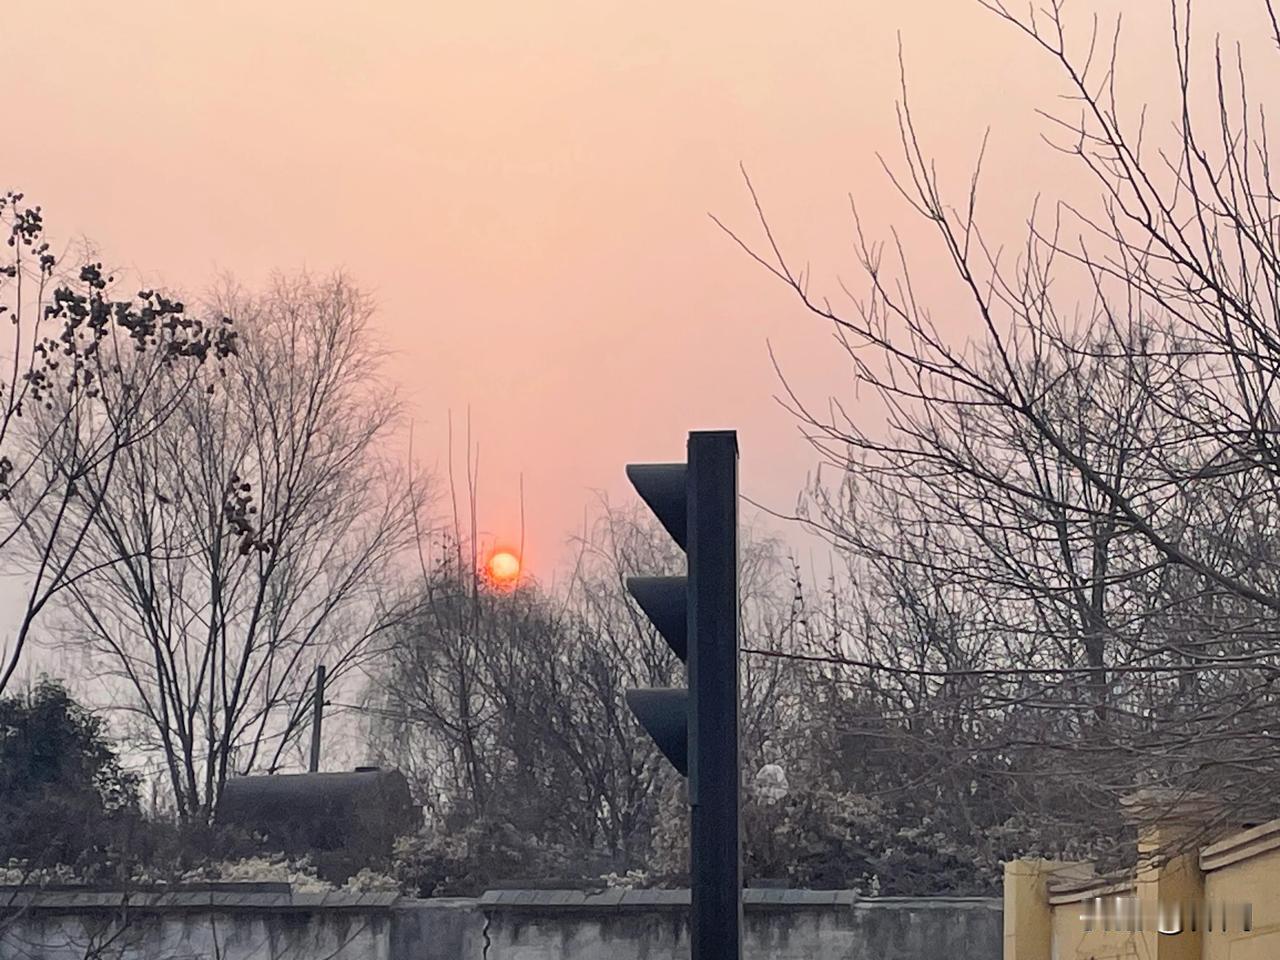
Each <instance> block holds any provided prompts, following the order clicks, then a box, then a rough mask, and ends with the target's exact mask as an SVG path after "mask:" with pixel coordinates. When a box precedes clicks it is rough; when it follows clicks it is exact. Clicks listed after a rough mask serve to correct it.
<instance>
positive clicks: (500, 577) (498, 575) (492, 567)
mask: <svg viewBox="0 0 1280 960" xmlns="http://www.w3.org/2000/svg"><path fill="white" fill-rule="evenodd" d="M489 576H490V577H491V578H492V579H493V581H494V582H495V583H501V584H511V583H515V581H516V579H517V578H518V577H519V576H520V558H519V557H518V556H516V555H515V554H514V553H513V552H512V551H510V550H497V551H495V552H494V554H493V556H491V557H490V558H489Z"/></svg>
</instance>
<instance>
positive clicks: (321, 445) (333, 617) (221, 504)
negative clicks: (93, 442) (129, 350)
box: [65, 276, 418, 818]
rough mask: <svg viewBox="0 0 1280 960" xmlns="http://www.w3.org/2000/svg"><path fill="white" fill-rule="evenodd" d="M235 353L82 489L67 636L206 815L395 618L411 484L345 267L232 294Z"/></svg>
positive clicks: (363, 308)
mask: <svg viewBox="0 0 1280 960" xmlns="http://www.w3.org/2000/svg"><path fill="white" fill-rule="evenodd" d="M219 303H220V304H221V305H222V307H223V308H224V309H225V311H226V312H228V313H234V314H235V315H236V316H237V317H238V318H239V330H240V335H241V344H240V356H239V359H238V362H237V363H235V364H233V365H229V366H228V368H227V373H226V377H225V379H224V380H223V382H222V384H221V385H220V389H218V390H216V391H213V392H203V391H202V392H192V393H189V394H188V395H187V396H186V397H184V399H183V401H182V402H181V403H180V404H179V405H178V407H177V410H176V412H175V414H174V415H173V416H172V417H171V418H169V419H168V420H167V421H166V422H165V423H164V425H163V426H162V427H161V428H160V429H157V430H155V431H153V432H152V433H151V434H150V435H149V436H148V437H147V438H146V439H145V440H144V441H142V442H139V443H136V444H133V445H132V446H130V447H129V448H128V450H127V451H125V452H124V453H123V454H122V455H121V456H120V457H119V460H118V463H117V464H116V466H115V472H116V476H115V477H114V479H113V480H112V482H111V483H110V484H108V483H107V477H106V476H105V475H104V474H103V473H101V472H91V473H90V474H89V475H88V476H87V477H86V480H85V482H84V486H85V487H86V488H87V489H89V490H90V491H92V494H93V496H94V497H95V498H98V499H101V501H102V504H103V506H102V509H100V510H98V511H96V512H95V513H93V514H92V515H90V516H85V517H84V518H83V519H80V518H79V517H78V518H77V519H78V520H79V522H81V523H83V525H84V527H85V529H86V534H85V536H84V541H83V545H82V546H81V550H82V552H83V553H84V554H85V555H86V556H87V557H89V558H91V560H92V561H93V569H92V570H91V571H90V572H87V573H85V574H84V575H83V576H81V577H80V578H79V579H78V580H76V581H75V582H74V583H73V584H71V585H70V586H69V588H68V590H67V593H68V595H69V597H70V604H69V610H70V613H71V617H72V623H71V625H70V626H69V627H68V629H67V630H66V634H65V637H66V641H67V642H68V643H69V644H74V645H81V644H83V645H86V646H87V647H88V648H89V649H91V650H92V651H93V653H94V656H95V661H96V663H97V664H98V669H99V671H100V674H101V675H102V676H103V677H105V678H109V681H110V689H111V692H112V694H113V695H114V696H115V697H117V698H118V702H117V704H116V705H117V706H118V707H119V708H120V709H121V710H122V711H125V712H126V713H127V714H128V715H129V716H130V717H131V718H132V720H133V723H132V730H133V733H134V734H135V736H136V737H137V739H136V741H135V742H136V743H138V744H139V745H141V746H143V747H145V748H146V749H148V750H150V751H153V752H154V753H155V755H156V756H158V757H159V758H160V760H161V761H162V764H163V775H164V778H165V779H166V780H167V783H168V786H169V788H170V789H171V790H172V793H173V798H174V801H175V803H176V807H177V810H178V812H179V814H180V815H181V816H183V817H185V818H206V817H208V816H209V814H210V813H211V811H212V810H213V808H214V806H215V804H216V802H217V799H218V797H219V795H220V793H221V789H222V785H223V783H224V782H225V781H226V779H227V777H228V776H231V775H234V774H240V773H245V772H248V771H250V770H254V769H266V770H268V771H273V770H275V769H277V768H278V767H279V766H280V765H281V764H282V762H284V760H285V758H286V756H287V751H288V749H289V748H290V747H291V745H293V744H294V743H295V741H296V738H297V736H298V734H299V732H300V731H301V730H302V729H303V726H304V724H305V721H306V719H307V717H308V716H309V707H310V703H311V697H312V695H313V691H312V690H311V688H310V687H309V685H308V681H309V679H310V677H311V675H312V671H313V669H314V667H315V666H316V664H317V663H324V664H325V665H326V667H327V670H328V675H329V677H330V678H331V680H332V681H333V683H334V684H335V685H336V684H340V683H341V682H342V678H343V676H344V675H345V674H347V673H349V672H350V671H351V670H352V669H353V668H355V667H357V666H358V665H359V664H360V663H362V662H363V660H364V658H365V657H366V656H368V655H369V654H370V652H371V651H372V650H373V649H374V648H375V647H376V643H377V641H378V639H379V638H380V637H381V636H382V635H384V633H385V632H386V631H387V629H388V628H389V627H390V626H391V625H392V624H394V623H396V622H397V620H398V618H399V616H400V612H401V611H400V607H399V596H398V593H397V589H396V575H395V571H394V569H393V564H394V561H395V560H396V559H397V557H398V556H399V555H400V554H401V553H402V551H404V550H405V549H406V547H408V546H409V544H410V543H411V532H412V521H413V515H414V509H415V504H414V497H415V493H414V491H415V490H416V489H418V488H417V486H416V485H415V484H413V483H408V482H407V481H406V478H405V477H404V475H403V472H402V471H400V470H398V469H396V468H395V467H394V465H393V461H392V459H391V458H390V456H389V450H388V441H389V440H391V439H392V433H393V431H394V429H395V427H396V424H397V419H398V416H399V405H398V402H397V400H396V398H395V396H394V394H393V393H392V392H391V391H389V390H388V389H387V388H386V386H385V385H384V381H383V380H382V379H381V375H380V371H379V355H378V353H377V351H376V349H375V347H374V346H373V344H372V342H371V331H370V329H369V323H370V317H371V313H372V307H371V304H370V302H369V300H368V299H367V298H366V297H364V296H363V295H362V294H360V293H359V291H357V290H356V289H355V288H354V287H353V286H352V285H351V284H350V283H349V281H347V280H346V279H345V278H344V277H342V276H333V277H329V278H325V279H314V278H310V277H307V276H300V277H295V278H277V279H276V280H275V281H274V282H273V283H272V284H271V286H270V287H269V288H268V290H267V291H266V292H265V293H264V294H262V295H261V296H249V295H246V294H243V293H241V292H239V291H237V290H235V289H234V288H231V289H228V290H227V291H225V292H224V293H223V294H222V295H220V298H219Z"/></svg>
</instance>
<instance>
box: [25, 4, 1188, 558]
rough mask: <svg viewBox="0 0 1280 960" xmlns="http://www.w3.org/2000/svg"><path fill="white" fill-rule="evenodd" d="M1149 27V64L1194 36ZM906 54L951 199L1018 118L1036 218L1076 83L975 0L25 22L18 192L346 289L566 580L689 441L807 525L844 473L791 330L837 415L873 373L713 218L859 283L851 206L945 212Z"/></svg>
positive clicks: (1010, 170)
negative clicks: (340, 270)
mask: <svg viewBox="0 0 1280 960" xmlns="http://www.w3.org/2000/svg"><path fill="white" fill-rule="evenodd" d="M1101 6H1103V8H1104V9H1107V10H1116V9H1122V8H1123V9H1126V10H1131V11H1132V10H1133V9H1134V8H1140V7H1145V9H1147V10H1151V9H1154V8H1160V9H1159V11H1158V13H1159V14H1160V15H1161V16H1163V15H1164V14H1163V10H1164V7H1165V6H1166V5H1164V4H1145V5H1144V4H1139V3H1136V2H1129V3H1125V2H1122V0H1113V2H1109V3H1104V4H1101ZM1082 12H1083V7H1082ZM1156 22H1157V23H1158V22H1160V21H1159V20H1157V21H1156ZM1129 29H1130V30H1131V31H1136V42H1135V43H1134V44H1133V45H1132V47H1131V49H1132V50H1133V52H1134V60H1133V62H1132V64H1130V65H1128V67H1127V68H1128V69H1129V70H1130V72H1131V74H1132V73H1135V72H1136V73H1137V74H1138V75H1141V74H1142V71H1144V70H1146V69H1148V68H1149V67H1150V64H1148V63H1147V61H1146V59H1145V58H1146V57H1148V56H1149V51H1150V50H1151V49H1152V48H1154V47H1162V45H1163V41H1162V40H1159V41H1152V40H1151V39H1150V38H1149V37H1148V38H1144V37H1143V32H1142V31H1143V29H1144V28H1143V26H1142V24H1141V22H1140V21H1139V22H1137V25H1136V26H1130V28H1129ZM899 32H901V36H902V41H903V44H904V46H905V50H906V56H907V61H908V69H909V74H910V77H911V82H912V97H913V100H914V102H915V106H916V109H917V111H918V115H919V121H920V125H921V127H922V129H923V130H924V132H925V134H926V138H927V144H928V146H929V148H930V149H931V152H933V153H934V154H935V155H936V156H938V158H939V160H940V162H941V165H942V166H941V169H942V171H943V172H944V174H945V175H946V179H947V180H948V181H949V182H950V183H952V184H955V185H956V186H957V187H961V186H963V184H964V183H965V182H966V179H967V176H968V170H969V166H970V164H971V162H972V160H973V158H974V156H975V154H976V151H977V148H978V145H979V143H980V140H981V136H982V131H983V129H984V128H985V127H988V126H990V127H991V131H992V139H991V146H990V148H989V155H990V163H989V166H988V180H987V183H988V189H987V193H986V197H987V201H988V208H989V210H990V211H991V214H992V217H993V218H994V220H995V221H996V222H997V223H999V222H1005V223H1008V224H1012V225H1016V223H1017V218H1018V216H1020V215H1021V214H1022V213H1023V212H1024V211H1025V209H1026V208H1027V206H1028V204H1029V202H1030V201H1031V199H1032V197H1033V196H1034V194H1035V193H1036V192H1037V191H1038V190H1042V189H1045V188H1046V178H1048V177H1050V176H1051V175H1050V173H1049V172H1048V171H1051V170H1052V166H1051V164H1052V163H1053V162H1055V161H1053V160H1052V158H1051V157H1050V156H1049V154H1048V152H1047V151H1046V150H1045V149H1044V148H1043V147H1042V146H1041V145H1040V142H1039V139H1038V138H1039V135H1040V133H1042V132H1044V130H1045V124H1044V122H1043V121H1040V120H1038V119H1037V118H1036V116H1035V115H1034V108H1035V107H1036V106H1039V105H1052V103H1051V101H1050V100H1049V99H1048V98H1050V97H1052V95H1053V94H1054V93H1055V92H1057V91H1060V90H1061V89H1062V88H1061V85H1060V84H1059V83H1058V82H1056V80H1055V79H1054V78H1053V73H1052V71H1051V70H1050V68H1049V65H1048V63H1047V62H1046V60H1045V59H1044V58H1043V57H1042V56H1040V55H1037V53H1036V52H1035V51H1034V50H1032V49H1031V47H1030V46H1029V45H1028V44H1027V43H1026V42H1025V41H1023V40H1019V39H1018V38H1017V36H1016V35H1015V33H1014V31H1013V30H1012V29H1011V28H1009V27H1008V26H1007V25H1003V24H1001V23H999V22H998V21H996V19H995V18H993V17H992V16H991V15H989V14H987V13H984V12H983V11H982V10H981V9H980V8H979V7H978V5H977V4H976V3H974V2H970V0H896V2H869V0H856V2H855V0H839V2H837V0H808V2H806V0H800V2H794V3H786V4H779V3H776V2H771V3H765V2H761V0H735V2H733V3H729V2H724V0H701V2H696V3H688V2H679V3H676V2H670V0H657V2H653V3H648V4H636V3H633V2H628V3H620V2H614V0H539V2H534V3H530V2H524V3H516V2H512V0H504V2H469V3H454V4H449V5H443V4H438V3H434V2H426V3H423V2H421V0H413V2H409V0H395V2H391V0H370V2H365V3H351V2H349V0H348V2H344V3H333V2H328V0H307V2H301V0H252V2H247V0H234V2H212V3H201V4H197V3H192V2H182V0H180V2H175V0H154V2H151V0H116V2H113V3H109V4H100V3H88V2H84V0H46V2H43V3H38V4H37V3H28V2H26V0H9V2H8V3H6V4H5V10H4V14H3V17H2V18H0V40H2V41H3V49H4V51H5V52H4V54H3V56H4V62H5V66H6V70H5V73H6V81H7V82H6V84H5V93H4V108H3V110H4V114H3V116H4V120H5V126H6V130H5V135H4V144H5V157H4V162H3V167H2V168H0V169H2V170H3V175H2V176H0V181H2V182H0V186H13V187H16V188H20V189H23V190H25V191H26V193H27V195H28V198H29V199H30V200H32V201H34V202H38V203H42V204H43V205H44V208H45V212H46V217H47V220H48V222H49V225H50V229H51V232H52V233H53V234H55V235H56V236H58V237H61V238H64V239H66V238H70V237H71V236H73V235H79V234H83V235H86V236H88V237H90V238H92V239H93V240H94V241H96V242H97V243H98V244H99V245H100V247H101V249H102V251H103V253H104V257H105V258H106V259H107V260H109V261H110V262H112V263H115V264H119V265H122V266H130V267H135V268H137V269H139V270H142V271H145V272H146V273H147V274H148V275H149V277H151V278H152V279H156V280H160V281H163V282H166V283H168V284H171V285H174V286H177V287H182V288H186V289H199V288H200V287H201V286H203V285H204V284H205V283H207V282H208V280H209V279H210V278H211V277H212V276H213V275H214V274H215V273H217V272H218V271H222V270H228V271H231V272H233V273H235V274H237V275H239V276H240V277H242V278H244V279H245V280H246V281H250V282H254V281H257V280H259V279H260V278H261V277H262V276H263V275H265V274H266V273H267V272H268V271H270V270H271V269H273V268H280V269H294V268H297V267H301V266H306V267H309V268H312V269H316V270H327V269H330V268H333V267H337V266H341V267H345V268H346V269H347V270H348V271H350V273H351V274H352V275H353V277H354V278H355V279H356V280H357V281H358V282H359V283H360V284H362V285H363V286H365V287H366V288H368V289H369V290H370V291H372V292H373V294H374V295H375V296H376V298H377V301H378V303H379V307H380V324H381V329H382V332H383V336H384V338H385V342H386V345H387V346H388V347H389V348H390V349H391V350H392V351H393V353H394V357H393V360H392V364H391V370H390V372H391V374H392V376H393V377H394V378H395V379H396V380H397V381H398V382H399V383H401V384H402V386H403V388H404V390H405V392H406V396H407V398H408V399H409V401H410V403H411V405H412V409H413V411H414V415H415V418H416V420H417V424H418V425H417V436H418V440H417V445H418V451H419V453H420V456H421V459H422V460H424V461H425V462H426V463H427V464H428V465H430V464H432V463H437V462H438V463H439V464H440V465H441V466H443V463H444V454H445V441H444V436H445V432H444V425H445V418H446V412H447V411H448V410H450V409H452V410H453V411H454V419H455V423H460V422H461V421H462V419H463V418H464V417H465V411H466V409H467V407H468V405H469V406H470V408H471V415H472V422H473V431H474V434H475V436H476V437H477V438H478V440H479V443H480V446H481V521H482V526H483V527H484V528H485V529H486V530H487V531H489V532H490V533H491V534H493V535H494V536H497V537H500V538H506V539H511V540H514V539H517V538H518V536H519V529H518V498H517V488H518V480H519V476H520V474H521V473H522V472H523V474H524V485H525V503H526V513H527V531H526V542H527V545H528V556H529V559H530V562H531V565H532V567H533V569H534V571H535V572H536V573H540V574H546V573H547V572H548V571H549V570H550V569H551V568H552V567H553V566H554V565H555V563H557V562H558V561H559V560H560V559H562V558H563V556H564V553H563V548H562V543H563V541H564V538H565V537H566V536H567V535H568V534H569V533H571V532H572V531H573V530H575V529H576V528H579V527H580V526H581V523H582V517H583V512H584V509H585V508H586V507H587V505H588V504H589V502H590V500H591V497H592V493H591V491H593V490H604V491H607V492H608V493H609V494H610V495H611V496H612V497H614V498H615V499H619V498H621V497H623V496H624V495H627V490H626V485H625V480H624V477H623V472H622V468H623V464H624V463H625V462H627V461H628V460H644V459H655V460H662V459H674V458H679V457H681V456H682V452H683V438H684V434H685V432H686V431H687V430H689V429H694V428H711V427H715V428H719V427H736V428H737V429H738V430H739V431H740V445H741V450H742V464H741V470H742V486H743V489H744V491H745V492H746V493H747V494H748V495H750V496H752V497H754V498H756V499H758V500H761V501H763V502H765V503H768V504H770V505H773V506H776V507H779V508H788V507H790V506H791V505H792V504H793V502H794V499H795V495H796V492H797V490H798V488H799V487H800V485H801V483H802V482H803V480H804V477H805V475H806V473H807V472H808V471H809V470H811V468H812V466H813V462H814V456H813V454H812V452H811V450H810V449H809V448H808V447H807V445H806V444H805V443H804V442H803V441H802V440H801V439H800V438H799V437H798V434H797V432H796V428H795V425H794V423H793V421H792V420H791V418H790V417H789V416H788V415H787V414H786V413H785V412H784V411H782V410H781V409H779V408H778V407H777V406H776V404H775V403H774V401H773V399H772V397H773V394H774V393H775V392H776V391H777V389H778V384H777V381H776V379H775V377H774V374H773V372H772V367H771V364H770V360H769V356H768V351H767V346H766V341H770V342H772V344H773V346H774V348H775V351H776V353H777V355H778V357H779V360H780V361H781V362H782V364H783V365H784V367H785V369H786V371H787V373H788V375H789V377H790V378H791V380H792V382H793V383H794V384H795V385H796V386H797V387H798V388H799V389H800V390H801V391H802V392H803V393H804V394H805V395H806V397H807V398H809V399H811V400H814V401H821V399H822V398H823V397H825V396H827V395H828V394H830V393H832V392H836V393H840V394H842V395H843V396H844V397H845V399H846V400H852V396H851V393H850V390H849V388H848V385H847V384H848V378H847V372H848V368H847V361H846V362H844V363H842V362H841V356H840V355H839V353H838V352H836V351H835V350H833V349H832V346H831V344H830V339H829V335H828V331H826V330H825V329H823V328H822V327H821V326H820V325H819V324H818V323H817V322H816V321H813V320H811V319H808V318H807V317H805V316H804V315H803V314H802V313H801V312H799V311H798V310H797V309H796V306H795V304H794V303H793V302H792V300H791V299H789V298H788V296H786V294H785V292H784V291H783V290H782V289H781V288H780V287H779V286H778V285H777V284H776V283H775V282H773V281H771V280H770V279H769V278H768V276H767V275H766V274H765V273H764V272H763V271H761V270H760V269H758V268H756V267H754V266H753V265H752V264H751V263H750V262H749V261H748V259H747V258H746V257H745V256H744V255H743V254H742V253H741V252H740V251H738V250H737V249H736V248H734V247H733V245H732V244H731V243H730V242H728V241H727V240H726V238H725V237H724V236H723V235H722V234H720V233H719V232H718V231H717V229H716V228H715V227H714V225H713V224H712V223H711V222H710V221H709V220H708V218H707V212H708V211H713V212H715V213H716V214H717V215H719V216H720V217H721V218H722V219H724V220H726V221H728V222H730V223H732V224H735V225H738V226H741V227H742V228H743V229H744V230H749V229H750V227H751V222H752V221H751V218H752V211H751V207H750V203H749V200H748V197H747V195H746V193H745V191H744V189H743V186H742V182H741V179H740V175H739V172H738V165H739V163H743V164H745V165H746V166H747V168H748V170H749V171H750V173H751V175H752V177H753V179H754V180H755V182H756V184H757V186H758V188H759V189H760V191H761V193H762V196H763V198H764V200H765V202H766V205H767V207H768V210H769V213H770V214H771V216H772V217H773V218H774V219H775V220H776V222H777V225H778V227H779V232H780V235H781V236H782V237H783V239H784V241H785V242H786V243H787V244H788V246H789V247H790V248H791V249H792V251H793V252H794V254H795V257H796V259H797V261H799V262H803V261H804V260H805V259H806V258H809V259H811V260H812V261H813V262H814V264H815V266H816V267H817V269H818V275H819V276H820V277H822V276H826V277H830V276H832V275H833V274H834V273H835V272H836V271H839V272H840V273H841V274H842V275H844V276H847V277H850V278H852V279H856V277H857V271H856V269H855V266H854V261H853V259H852V250H851V247H850V245H849V237H850V220H849V214H848V209H849V208H848V199H847V195H848V194H849V193H853V194H854V196H855V198H856V199H857V200H858V203H859V206H860V209H861V211H862V212H863V213H864V215H865V217H866V219H867V221H868V225H869V227H870V228H871V229H872V230H873V231H875V232H883V231H884V229H886V228H887V227H888V226H889V225H890V224H893V223H902V224H909V223H910V214H909V212H908V210H907V208H906V207H905V205H904V204H903V203H902V202H901V201H900V200H898V199H896V198H895V197H894V196H893V195H892V193H891V191H890V188H889V184H888V182H887V179H886V178H885V176H884V174H883V173H882V172H881V170H880V167H879V162H878V160H877V159H876V153H877V151H880V152H884V153H886V154H887V156H888V158H889V159H890V160H891V161H893V162H896V158H897V132H896V126H895V119H894V100H895V97H896V95H897V82H898V70H897V62H896V57H897V42H898V39H897V37H898V33H899ZM1049 185H1051V184H1049ZM908 236H909V237H910V236H912V234H911V232H910V231H908ZM1012 239H1014V240H1015V241H1016V239H1017V238H1016V236H1013V238H1012ZM919 249H920V250H921V252H922V256H925V257H926V258H927V257H928V256H929V255H930V254H931V250H930V248H929V247H927V246H922V247H920V248H919ZM925 289H926V292H936V293H937V294H938V295H939V296H945V295H946V292H947V288H946V286H945V284H939V285H938V286H936V287H934V286H932V285H931V284H930V282H928V281H926V284H925ZM939 306H940V307H943V306H945V305H944V304H940V305H939ZM940 313H942V314H944V313H945V310H940ZM939 319H940V321H942V322H952V321H950V320H948V319H947V318H946V317H945V316H941V315H940V317H939ZM966 322H967V321H966V320H965V319H964V315H963V314H962V313H961V314H959V315H958V316H957V317H956V319H955V320H954V323H955V324H956V325H957V328H958V329H959V328H961V327H963V325H964V324H965V323H966ZM853 403H854V405H855V406H856V400H853ZM459 455H460V454H459Z"/></svg>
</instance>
